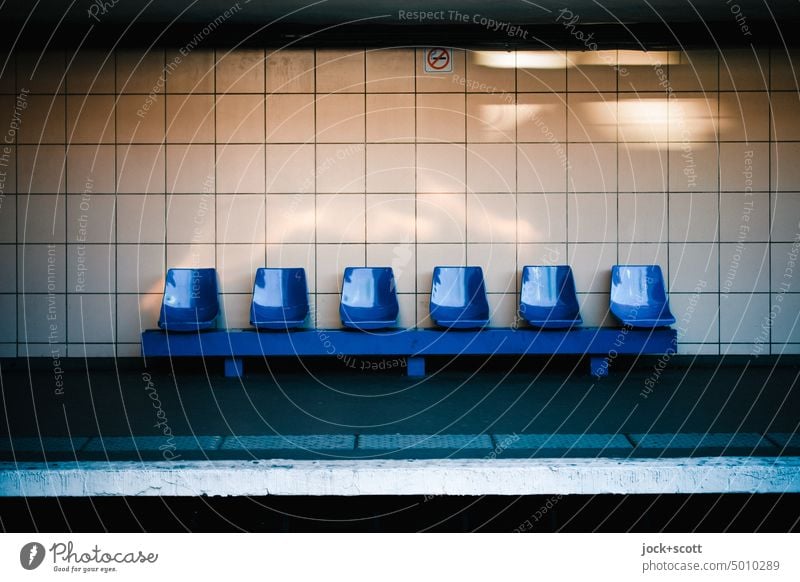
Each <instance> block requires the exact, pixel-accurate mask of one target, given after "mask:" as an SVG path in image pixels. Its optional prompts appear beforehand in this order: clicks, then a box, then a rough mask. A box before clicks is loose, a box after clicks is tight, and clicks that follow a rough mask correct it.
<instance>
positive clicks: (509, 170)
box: [467, 144, 517, 192]
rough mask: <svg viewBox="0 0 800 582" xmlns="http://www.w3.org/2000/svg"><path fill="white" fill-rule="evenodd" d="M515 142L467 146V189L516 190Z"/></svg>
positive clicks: (479, 190)
mask: <svg viewBox="0 0 800 582" xmlns="http://www.w3.org/2000/svg"><path fill="white" fill-rule="evenodd" d="M515 149H516V148H515V146H514V145H513V144H470V145H469V146H467V190H469V191H471V192H513V191H514V190H516V181H517V176H516V156H515V153H516V152H515Z"/></svg>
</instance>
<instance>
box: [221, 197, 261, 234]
mask: <svg viewBox="0 0 800 582" xmlns="http://www.w3.org/2000/svg"><path fill="white" fill-rule="evenodd" d="M265 206H266V199H265V197H264V195H263V194H221V195H219V196H218V197H217V200H216V216H217V231H216V242H218V243H254V244H255V243H262V244H263V243H264V242H266V237H265V220H264V211H265Z"/></svg>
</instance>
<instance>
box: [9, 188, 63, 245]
mask: <svg viewBox="0 0 800 582" xmlns="http://www.w3.org/2000/svg"><path fill="white" fill-rule="evenodd" d="M65 198H66V197H65V196H63V195H61V196H56V195H50V194H45V195H31V196H20V197H19V198H18V203H17V240H18V241H19V242H20V243H56V242H64V241H65V238H66V228H65V223H66V201H65Z"/></svg>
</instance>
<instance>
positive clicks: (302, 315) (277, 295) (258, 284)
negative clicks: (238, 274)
mask: <svg viewBox="0 0 800 582" xmlns="http://www.w3.org/2000/svg"><path fill="white" fill-rule="evenodd" d="M307 315H308V286H307V284H306V272H305V269H302V268H288V269H267V268H263V267H262V268H260V269H258V270H257V271H256V279H255V283H254V284H253V301H252V303H251V304H250V324H251V325H252V326H253V327H255V328H256V329H291V328H295V327H300V326H302V325H303V323H304V322H305V320H306V316H307Z"/></svg>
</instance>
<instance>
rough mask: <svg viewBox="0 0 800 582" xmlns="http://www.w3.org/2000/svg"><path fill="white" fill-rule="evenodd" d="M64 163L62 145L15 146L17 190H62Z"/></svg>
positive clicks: (34, 191) (22, 192) (25, 192)
mask: <svg viewBox="0 0 800 582" xmlns="http://www.w3.org/2000/svg"><path fill="white" fill-rule="evenodd" d="M66 165H67V164H66V154H65V152H64V146H55V145H47V146H17V192H18V193H19V194H27V193H31V194H37V193H41V194H47V193H53V192H64V188H65V187H66V177H65V176H64V174H65V170H66Z"/></svg>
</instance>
